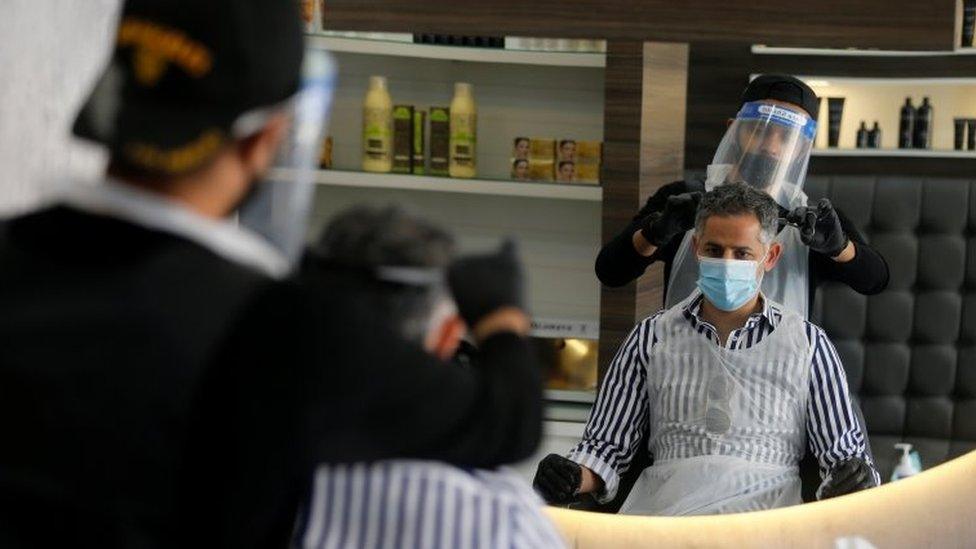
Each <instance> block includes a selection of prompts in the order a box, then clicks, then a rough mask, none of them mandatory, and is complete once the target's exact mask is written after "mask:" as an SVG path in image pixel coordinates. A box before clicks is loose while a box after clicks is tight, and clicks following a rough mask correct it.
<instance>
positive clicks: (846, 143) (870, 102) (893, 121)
mask: <svg viewBox="0 0 976 549" xmlns="http://www.w3.org/2000/svg"><path fill="white" fill-rule="evenodd" d="M920 62H921V61H920ZM798 77H799V78H800V79H801V80H803V81H805V82H806V83H807V84H809V85H810V87H812V88H813V89H814V90H815V91H816V92H817V95H818V96H820V97H822V98H823V100H822V102H821V103H822V104H821V109H822V110H821V112H820V124H819V126H820V127H819V130H818V136H817V144H818V145H819V147H820V148H819V149H816V150H815V152H814V154H815V155H819V156H851V157H858V156H860V157H875V158H903V159H910V158H930V159H933V158H941V159H951V160H958V159H969V158H972V156H973V154H972V153H971V152H968V151H955V150H953V149H952V146H953V119H954V118H957V117H962V118H976V76H973V77H968V76H959V77H956V76H951V77H916V76H890V77H887V76H885V77H880V76H879V77H875V76H870V77H856V76H830V75H821V74H816V75H811V74H807V75H800V76H798ZM829 97H844V98H845V105H844V112H843V119H842V124H841V136H840V139H841V141H840V145H841V147H840V148H839V149H828V148H827V146H826V145H827V130H828V125H829V124H828V107H827V105H828V101H827V98H829ZM906 97H911V98H912V100H913V104H914V105H915V106H916V107H918V105H919V104H920V103H921V100H922V98H923V97H930V98H931V103H932V105H933V107H934V111H935V118H934V123H933V124H934V128H935V133H934V134H933V138H934V141H933V149H931V150H921V149H919V150H916V149H897V148H896V147H897V144H898V142H897V138H898V135H897V133H898V125H899V113H900V110H901V107H902V105H903V104H904V101H905V98H906ZM862 120H863V121H865V122H866V123H867V126H868V127H869V128H870V127H871V126H872V123H873V122H874V121H879V122H880V127H881V129H882V147H883V148H882V149H880V150H872V149H856V148H855V137H856V134H857V130H858V127H859V124H860V121H862Z"/></svg>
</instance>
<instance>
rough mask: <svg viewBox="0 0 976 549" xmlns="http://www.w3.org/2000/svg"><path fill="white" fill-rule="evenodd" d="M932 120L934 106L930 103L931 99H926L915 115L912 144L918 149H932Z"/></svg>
mask: <svg viewBox="0 0 976 549" xmlns="http://www.w3.org/2000/svg"><path fill="white" fill-rule="evenodd" d="M932 118H933V112H932V105H931V104H930V103H929V98H928V97H925V98H923V99H922V104H921V105H920V106H919V107H918V112H917V113H916V115H915V133H914V136H913V139H912V144H913V145H914V146H915V148H916V149H931V148H932Z"/></svg>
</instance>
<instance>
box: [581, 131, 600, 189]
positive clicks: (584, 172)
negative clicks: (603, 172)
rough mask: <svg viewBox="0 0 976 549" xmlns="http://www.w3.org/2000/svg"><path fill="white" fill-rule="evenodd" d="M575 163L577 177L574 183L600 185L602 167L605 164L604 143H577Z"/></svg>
mask: <svg viewBox="0 0 976 549" xmlns="http://www.w3.org/2000/svg"><path fill="white" fill-rule="evenodd" d="M575 163H576V166H575V168H576V177H575V179H574V182H576V183H585V184H589V185H599V184H600V166H601V164H602V163H603V143H601V142H599V141H577V142H576V160H575Z"/></svg>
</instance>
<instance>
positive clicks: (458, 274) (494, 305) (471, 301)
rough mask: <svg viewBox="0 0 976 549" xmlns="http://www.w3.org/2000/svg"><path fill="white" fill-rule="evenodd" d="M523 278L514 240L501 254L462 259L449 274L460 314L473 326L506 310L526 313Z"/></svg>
mask: <svg viewBox="0 0 976 549" xmlns="http://www.w3.org/2000/svg"><path fill="white" fill-rule="evenodd" d="M522 278H523V276H522V265H521V263H520V262H519V260H518V257H517V255H516V249H515V243H514V242H513V241H511V240H506V241H505V243H503V244H502V246H501V248H500V249H499V250H498V251H497V252H492V253H487V254H480V255H469V256H464V257H460V258H458V259H457V260H455V261H454V263H452V264H451V266H450V267H449V268H448V271H447V281H448V284H449V285H450V286H451V292H452V293H453V294H454V301H455V302H456V303H457V306H458V311H459V312H460V313H461V318H463V319H464V321H465V322H467V323H468V326H470V327H474V326H475V325H476V324H478V322H479V321H480V320H482V319H483V318H485V317H486V316H487V315H489V314H490V313H492V312H495V311H497V310H499V309H502V308H505V307H512V308H515V309H521V310H524V309H525V303H524V298H523V295H522V292H523V280H522Z"/></svg>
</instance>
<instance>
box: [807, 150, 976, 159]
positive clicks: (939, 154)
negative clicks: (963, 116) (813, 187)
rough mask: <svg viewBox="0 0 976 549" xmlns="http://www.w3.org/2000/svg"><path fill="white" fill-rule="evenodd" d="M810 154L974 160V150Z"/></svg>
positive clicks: (821, 153) (818, 152) (822, 152)
mask: <svg viewBox="0 0 976 549" xmlns="http://www.w3.org/2000/svg"><path fill="white" fill-rule="evenodd" d="M811 155H812V156H855V157H875V158H881V157H887V158H963V159H969V160H976V151H938V150H926V149H814V150H813V152H812V153H811Z"/></svg>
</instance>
